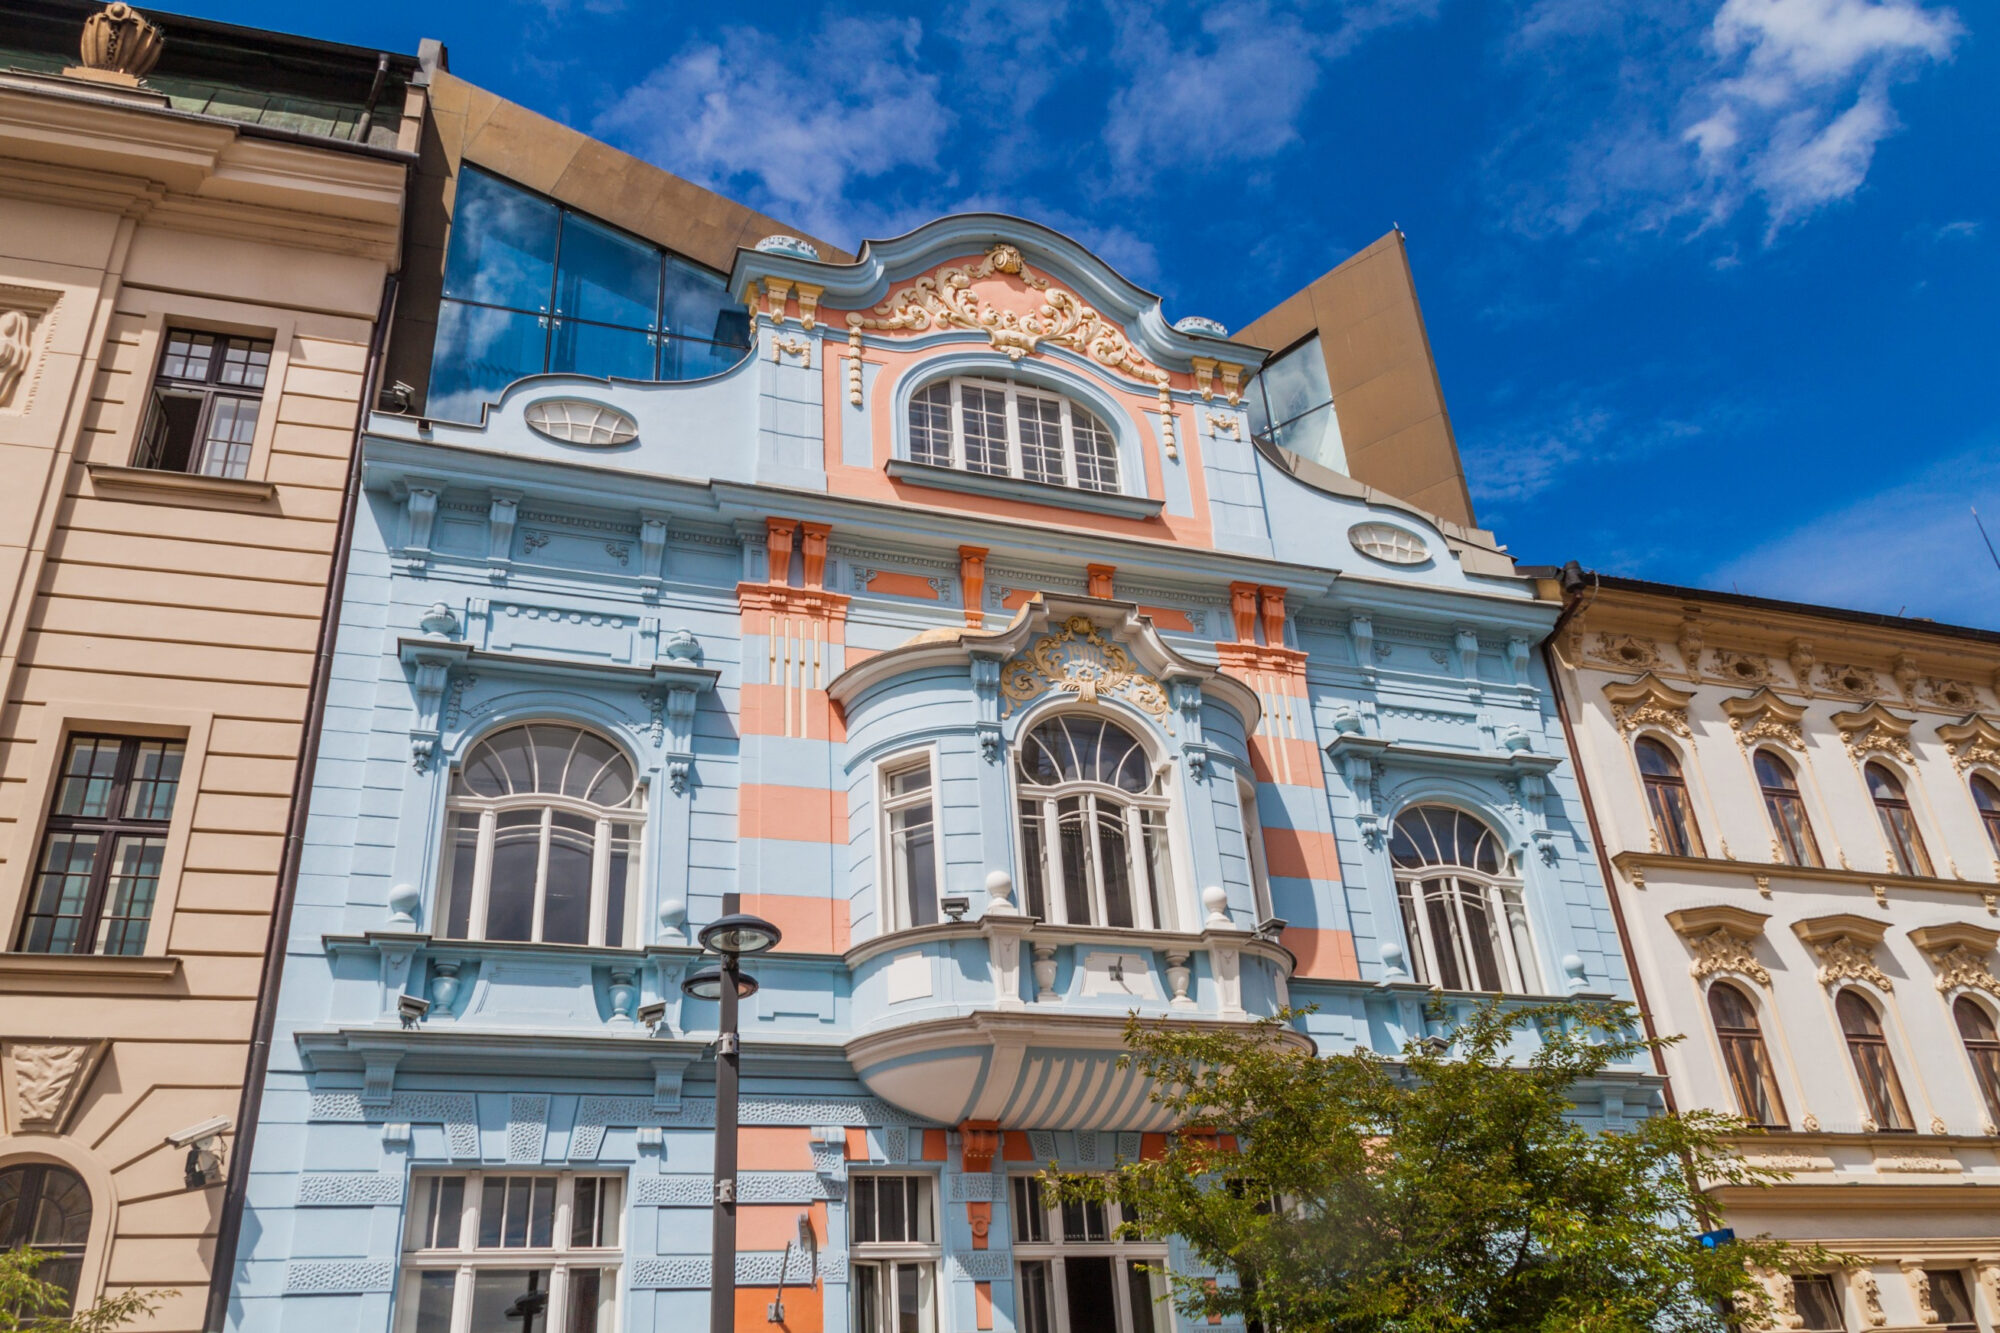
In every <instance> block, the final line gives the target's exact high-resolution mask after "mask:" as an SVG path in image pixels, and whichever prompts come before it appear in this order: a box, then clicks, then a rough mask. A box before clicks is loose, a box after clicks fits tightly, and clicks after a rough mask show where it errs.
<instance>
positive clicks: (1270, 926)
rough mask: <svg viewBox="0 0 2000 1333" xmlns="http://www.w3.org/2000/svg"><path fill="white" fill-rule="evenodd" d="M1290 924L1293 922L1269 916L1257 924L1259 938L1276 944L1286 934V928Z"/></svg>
mask: <svg viewBox="0 0 2000 1333" xmlns="http://www.w3.org/2000/svg"><path fill="white" fill-rule="evenodd" d="M1290 924H1291V922H1289V921H1287V920H1285V918H1283V917H1281V916H1267V917H1265V918H1264V919H1263V920H1262V921H1259V922H1258V923H1257V935H1258V938H1260V939H1266V940H1270V941H1271V942H1272V943H1274V944H1275V943H1277V940H1278V937H1279V936H1280V935H1282V934H1284V933H1285V927H1286V926H1289V925H1290Z"/></svg>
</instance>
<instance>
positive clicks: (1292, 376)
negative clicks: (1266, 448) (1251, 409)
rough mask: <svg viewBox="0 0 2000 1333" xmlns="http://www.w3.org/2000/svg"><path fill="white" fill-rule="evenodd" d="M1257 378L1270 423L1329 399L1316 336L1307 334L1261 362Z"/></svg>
mask: <svg viewBox="0 0 2000 1333" xmlns="http://www.w3.org/2000/svg"><path fill="white" fill-rule="evenodd" d="M1257 378H1258V379H1259V380H1260V381H1262V383H1263V385H1264V393H1263V398H1264V402H1265V404H1266V406H1267V408H1268V410H1269V412H1270V420H1271V423H1272V424H1273V425H1283V424H1284V423H1285V422H1287V421H1290V420H1292V419H1293V418H1295V417H1300V416H1303V415H1305V414H1306V413H1307V412H1310V411H1312V410H1313V409H1314V408H1316V407H1318V406H1320V405H1321V404H1323V403H1331V402H1332V401H1333V388H1332V386H1331V385H1330V384H1328V382H1327V378H1326V356H1325V354H1324V353H1323V352H1322V351H1321V350H1320V343H1319V339H1318V338H1317V337H1313V338H1309V339H1307V340H1306V341H1305V342H1303V343H1300V344H1299V345H1298V346H1297V347H1295V348H1293V349H1292V350H1291V351H1289V352H1287V353H1285V354H1284V355H1283V356H1281V357H1279V358H1278V359H1277V360H1275V361H1273V362H1271V363H1270V364H1269V365H1267V366H1265V367H1264V369H1263V370H1262V371H1261V372H1260V373H1259V374H1258V376H1257Z"/></svg>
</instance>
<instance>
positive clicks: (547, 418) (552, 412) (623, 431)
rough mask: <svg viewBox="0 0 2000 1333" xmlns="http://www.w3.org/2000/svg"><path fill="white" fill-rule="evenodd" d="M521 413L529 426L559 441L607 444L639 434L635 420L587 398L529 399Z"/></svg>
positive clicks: (626, 440)
mask: <svg viewBox="0 0 2000 1333" xmlns="http://www.w3.org/2000/svg"><path fill="white" fill-rule="evenodd" d="M522 415H523V417H524V418H525V419H526V420H527V423H528V429H529V430H532V431H534V432H535V434H537V435H546V436H548V437H549V438H550V439H551V440H558V441H560V442H562V443H563V444H587V445H595V446H597V447H599V448H609V447H611V446H613V445H619V444H630V443H632V441H634V440H636V439H638V438H639V423H638V422H636V421H634V420H633V419H632V418H631V417H629V416H627V415H626V414H625V413H623V412H620V411H619V410H618V409H617V408H615V407H606V406H605V405H604V404H603V403H593V402H591V401H590V400H589V399H587V398H543V399H540V400H538V401H536V402H532V403H529V404H528V410H527V411H526V412H524V413H523V414H522Z"/></svg>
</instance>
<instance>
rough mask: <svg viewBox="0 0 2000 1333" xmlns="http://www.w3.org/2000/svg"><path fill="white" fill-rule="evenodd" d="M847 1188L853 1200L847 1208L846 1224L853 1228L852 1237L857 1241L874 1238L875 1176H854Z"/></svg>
mask: <svg viewBox="0 0 2000 1333" xmlns="http://www.w3.org/2000/svg"><path fill="white" fill-rule="evenodd" d="M848 1188H849V1189H850V1190H852V1191H853V1194H854V1202H853V1204H852V1205H850V1206H849V1208H848V1210H847V1211H848V1225H849V1226H851V1227H852V1228H853V1230H854V1236H853V1239H854V1240H855V1241H856V1242H857V1243H858V1242H865V1241H871V1240H875V1239H877V1238H878V1237H877V1236H876V1232H875V1177H873V1176H856V1177H855V1178H854V1179H853V1181H852V1182H850V1184H849V1186H848Z"/></svg>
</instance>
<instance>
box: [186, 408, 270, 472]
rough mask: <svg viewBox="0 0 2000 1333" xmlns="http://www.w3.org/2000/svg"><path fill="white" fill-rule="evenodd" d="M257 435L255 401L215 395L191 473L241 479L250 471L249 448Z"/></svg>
mask: <svg viewBox="0 0 2000 1333" xmlns="http://www.w3.org/2000/svg"><path fill="white" fill-rule="evenodd" d="M256 434H257V400H256V399H255V398H232V397H230V396H229V395H227V394H217V395H216V396H215V399H214V401H213V402H212V403H211V405H210V407H209V413H208V430H207V432H206V434H205V437H204V438H203V440H202V445H201V459H200V461H199V462H198V463H197V464H196V466H195V468H194V471H196V472H198V473H200V474H201V475H202V476H204V477H242V476H243V475H244V474H245V473H246V472H248V471H249V470H250V445H251V441H252V440H253V439H254V438H255V437H256Z"/></svg>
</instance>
